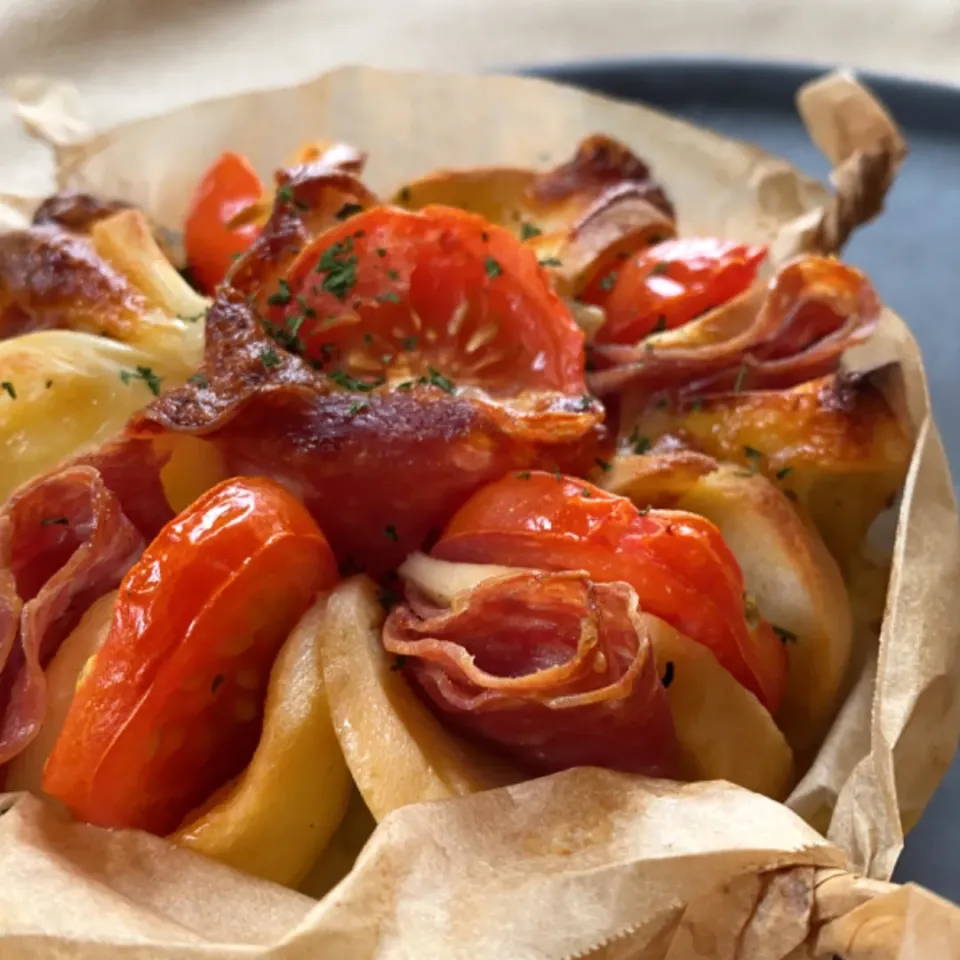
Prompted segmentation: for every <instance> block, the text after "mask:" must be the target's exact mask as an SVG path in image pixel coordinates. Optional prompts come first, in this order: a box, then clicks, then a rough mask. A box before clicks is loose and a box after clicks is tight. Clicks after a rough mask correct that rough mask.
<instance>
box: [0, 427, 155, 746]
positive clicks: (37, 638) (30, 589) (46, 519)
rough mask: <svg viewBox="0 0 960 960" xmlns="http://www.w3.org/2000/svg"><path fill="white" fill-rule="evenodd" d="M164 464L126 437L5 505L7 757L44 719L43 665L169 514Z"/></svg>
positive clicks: (0, 550) (2, 648)
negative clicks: (163, 482) (162, 482)
mask: <svg viewBox="0 0 960 960" xmlns="http://www.w3.org/2000/svg"><path fill="white" fill-rule="evenodd" d="M159 468H160V463H159V462H158V459H157V457H156V456H155V454H154V452H153V449H152V447H151V445H150V444H149V443H147V442H145V441H142V440H133V441H125V442H120V443H117V444H114V445H110V446H107V447H105V448H104V449H103V450H102V451H101V452H100V453H99V454H93V455H91V456H88V457H85V458H83V459H82V460H78V461H75V462H74V463H72V464H68V465H67V466H64V467H62V468H60V469H58V470H56V471H54V472H52V473H49V474H47V475H45V476H43V477H40V478H39V479H37V480H35V481H33V482H31V483H29V484H27V485H26V486H25V487H23V488H21V489H20V490H19V491H18V492H17V493H15V494H14V495H13V496H12V497H11V498H10V500H9V501H8V502H7V503H6V505H5V506H4V507H3V509H2V511H0V763H6V762H7V761H8V760H10V759H11V757H13V756H15V755H16V754H17V753H19V752H20V751H21V750H22V749H23V748H24V747H26V745H27V744H28V743H29V742H30V741H31V740H32V739H33V737H34V736H36V734H37V732H38V731H39V729H40V724H41V723H42V721H43V716H44V711H45V705H46V700H45V697H46V689H45V683H44V678H43V668H44V666H45V665H46V664H47V663H48V662H49V661H50V659H51V658H52V657H53V655H54V654H55V653H56V651H57V649H58V647H59V646H60V644H61V643H62V642H63V640H64V639H65V638H66V637H67V636H68V634H69V633H70V631H71V630H72V629H73V628H74V627H75V626H76V624H77V623H78V622H79V620H80V617H81V616H82V615H83V613H84V612H85V611H86V609H87V608H88V607H89V606H90V604H91V603H93V601H94V600H96V599H97V598H98V597H100V596H102V595H103V594H104V593H106V592H108V591H109V590H112V589H113V588H114V587H116V586H117V584H118V583H119V582H120V579H121V578H122V576H123V575H124V574H125V573H126V571H127V569H128V568H129V567H130V566H131V564H133V562H134V561H135V560H136V559H137V558H138V557H139V556H140V553H141V551H142V550H143V548H144V546H145V545H146V543H147V542H148V541H149V540H150V539H152V537H153V536H154V535H155V534H156V533H157V531H158V530H159V529H160V527H161V526H162V525H163V524H164V523H166V521H167V520H168V519H170V517H171V516H172V513H171V511H170V508H169V506H167V503H166V498H165V497H164V494H163V488H162V486H161V485H160V479H159Z"/></svg>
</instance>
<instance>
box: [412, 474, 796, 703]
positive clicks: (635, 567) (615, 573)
mask: <svg viewBox="0 0 960 960" xmlns="http://www.w3.org/2000/svg"><path fill="white" fill-rule="evenodd" d="M431 552H432V554H433V555H434V556H436V557H438V558H440V559H441V560H455V561H461V562H465V563H496V564H503V565H505V566H514V567H527V568H538V569H546V570H583V571H586V572H587V573H588V574H589V575H590V577H592V578H593V579H594V580H595V581H597V582H600V583H607V582H614V581H618V580H619V581H623V582H625V583H629V584H630V586H632V587H633V589H634V590H636V591H637V595H638V597H639V600H640V606H641V609H643V610H644V611H646V612H647V613H652V614H653V615H654V616H656V617H659V618H660V619H661V620H665V621H666V622H667V623H669V624H670V625H671V626H673V627H675V628H676V629H677V630H679V631H680V632H681V633H683V634H685V635H686V636H688V637H689V638H690V639H691V640H695V641H697V642H699V643H702V644H703V645H704V646H706V647H709V648H710V650H712V651H713V653H714V655H715V656H716V658H717V659H718V660H719V661H720V663H721V664H722V665H723V666H724V667H726V668H727V670H729V671H730V673H731V674H733V676H734V677H736V678H737V680H739V681H740V682H741V683H742V684H743V685H744V686H745V687H746V688H747V689H748V690H750V691H752V692H753V693H754V694H756V696H757V697H758V698H759V700H760V701H761V703H763V705H764V706H765V707H766V708H767V709H768V710H769V711H770V712H771V713H774V712H775V711H776V709H777V706H778V704H779V702H780V698H781V697H782V695H783V688H784V683H785V679H786V677H785V672H786V658H785V655H784V651H783V645H782V644H781V643H780V641H779V639H778V638H777V636H776V634H775V633H774V632H773V629H772V628H771V627H770V625H769V624H767V623H765V622H764V621H763V620H762V619H761V618H760V616H759V614H758V613H757V611H756V608H755V606H754V605H753V604H752V603H750V602H749V600H747V599H745V593H744V582H743V573H742V572H741V570H740V567H739V565H738V564H737V561H736V558H735V557H734V556H733V554H732V552H731V551H730V549H729V547H727V545H726V543H725V542H724V540H723V537H722V536H721V535H720V531H719V530H717V528H716V527H715V526H714V525H713V524H712V523H710V521H709V520H706V519H704V518H703V517H700V516H697V515H696V514H692V513H686V512H683V511H679V510H647V511H646V512H641V511H640V510H638V509H637V508H636V507H635V506H634V505H633V504H632V503H631V502H630V501H629V500H627V499H625V498H622V497H617V496H614V495H613V494H610V493H607V492H606V491H604V490H601V489H599V488H598V487H594V486H592V485H591V484H589V483H585V482H584V481H582V480H576V479H571V478H569V477H563V476H560V477H558V476H555V475H552V474H548V473H543V472H539V471H538V472H532V473H522V474H513V475H510V476H508V477H505V478H504V479H503V480H500V481H499V482H497V483H494V484H491V485H490V486H488V487H485V488H484V489H483V490H481V491H480V492H479V493H477V494H476V495H474V496H473V497H472V498H471V499H470V500H469V501H468V502H467V504H466V505H465V506H464V507H463V508H462V509H461V510H460V511H459V512H458V513H457V514H456V515H455V516H454V518H453V519H452V520H451V521H450V523H449V524H448V526H447V528H446V529H445V530H444V532H443V534H442V536H441V537H440V539H439V541H438V542H437V544H436V545H435V547H434V548H433V550H432V551H431Z"/></svg>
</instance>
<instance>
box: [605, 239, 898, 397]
mask: <svg viewBox="0 0 960 960" xmlns="http://www.w3.org/2000/svg"><path fill="white" fill-rule="evenodd" d="M880 309H881V304H880V299H879V297H878V296H877V293H876V291H875V290H874V288H873V285H872V284H871V283H870V281H869V279H868V278H867V277H866V276H865V275H864V274H862V273H861V272H860V271H859V270H856V269H854V268H853V267H850V266H847V265H846V264H843V263H840V262H839V261H837V260H834V259H831V258H827V257H813V256H807V257H801V258H799V259H797V260H794V261H792V262H791V263H789V264H787V265H786V266H785V267H783V269H782V270H780V272H779V273H778V274H777V275H776V277H774V279H773V280H772V281H771V283H770V285H769V287H768V288H767V289H766V290H763V288H761V287H759V286H758V287H754V288H753V289H752V290H750V291H748V292H746V293H745V294H743V295H741V296H740V297H737V298H736V299H734V300H732V301H731V302H730V303H727V304H725V305H724V306H722V307H719V308H717V309H716V310H712V311H710V312H709V313H707V314H705V315H704V316H702V317H701V318H699V319H698V320H695V321H693V322H692V323H689V324H686V325H685V326H683V327H680V328H678V329H677V330H672V331H669V332H666V333H663V334H659V335H654V336H650V337H647V338H646V339H645V340H643V341H642V342H641V343H639V344H635V345H633V346H623V345H604V346H596V347H594V350H593V358H594V365H595V367H596V371H595V372H593V373H592V374H590V376H589V377H588V383H589V385H590V388H591V390H593V391H594V392H595V393H597V394H600V395H603V394H607V393H611V392H615V391H619V390H622V389H623V388H624V387H627V386H631V387H633V388H636V389H640V390H642V391H644V392H647V393H656V392H658V391H670V392H678V393H681V394H688V395H689V394H699V393H704V392H718V391H722V390H729V389H737V390H739V389H761V388H770V389H777V388H784V387H790V386H793V385H795V384H798V383H803V382H804V381H806V380H812V379H814V378H815V377H820V376H824V375H825V374H827V373H831V372H833V371H834V370H835V369H836V368H837V365H838V363H839V361H840V356H841V354H842V353H843V352H844V351H845V350H846V349H848V348H849V347H852V346H853V345H855V344H857V343H860V342H862V341H863V340H865V339H867V337H869V336H870V334H871V333H873V331H874V330H875V329H876V325H877V323H878V321H879V318H880Z"/></svg>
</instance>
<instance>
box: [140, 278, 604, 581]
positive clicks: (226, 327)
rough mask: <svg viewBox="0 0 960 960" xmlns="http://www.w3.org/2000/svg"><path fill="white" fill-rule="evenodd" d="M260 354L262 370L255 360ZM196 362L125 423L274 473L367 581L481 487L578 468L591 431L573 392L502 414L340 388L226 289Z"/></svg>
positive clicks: (589, 414) (232, 467) (426, 396)
mask: <svg viewBox="0 0 960 960" xmlns="http://www.w3.org/2000/svg"><path fill="white" fill-rule="evenodd" d="M266 350H271V351H273V352H274V353H275V354H276V356H277V359H278V362H277V364H276V365H275V366H270V367H265V366H264V364H263V360H262V357H263V354H264V351H266ZM204 369H205V373H204V375H203V376H204V379H202V380H200V381H199V382H197V381H196V380H195V381H194V382H193V383H188V384H187V385H186V386H184V387H183V388H181V389H179V390H171V391H168V392H167V393H165V394H164V395H163V396H162V397H160V398H159V399H158V400H156V401H154V403H152V404H151V405H150V406H149V407H148V408H147V409H146V410H145V411H144V412H143V413H142V414H138V415H137V416H136V417H135V418H134V419H133V420H132V421H131V425H130V430H131V431H132V432H133V433H134V434H139V435H151V434H156V433H158V432H164V431H173V432H178V433H189V434H195V435H199V436H203V437H205V438H206V439H208V440H210V441H211V442H212V443H214V444H215V445H216V447H217V448H218V450H219V451H220V453H221V454H222V455H223V457H224V460H225V461H226V463H227V467H228V470H229V472H232V473H236V474H248V475H263V476H270V477H273V478H274V479H276V480H279V481H280V482H281V483H283V484H284V485H285V486H287V487H288V488H289V489H291V490H292V491H294V492H295V493H296V494H297V495H298V496H300V497H301V499H302V500H303V501H304V503H305V504H306V505H307V507H308V509H309V510H310V511H311V513H312V514H313V515H314V518H315V519H316V520H317V522H318V524H319V525H320V527H321V529H322V530H324V532H325V533H326V535H327V538H328V540H329V541H330V543H331V545H332V546H333V548H334V552H335V553H336V554H337V558H338V560H339V561H340V563H341V564H342V565H344V566H345V567H346V568H348V569H349V568H356V567H360V568H362V569H365V570H367V571H369V572H370V573H372V574H373V575H375V576H376V575H380V574H382V573H385V572H386V571H388V570H390V569H392V568H394V567H396V566H397V565H398V564H399V563H400V562H401V561H402V560H403V558H404V557H405V556H407V554H409V553H410V552H411V551H413V550H415V549H417V548H418V547H419V546H420V545H421V544H422V543H423V542H424V541H425V540H426V539H427V538H428V537H429V536H430V534H431V532H432V531H435V530H436V531H439V529H440V527H441V526H442V525H443V523H444V522H446V520H447V519H448V518H449V517H450V516H451V515H452V514H453V512H454V511H455V510H456V509H457V508H459V507H460V506H461V505H462V504H463V503H464V502H465V501H466V499H467V498H468V497H469V496H470V495H471V494H472V493H473V492H474V491H475V490H477V489H478V488H479V487H481V486H483V485H484V484H485V483H488V482H490V481H492V480H494V479H496V478H498V477H500V476H503V474H505V473H507V472H509V470H511V469H524V468H525V467H529V466H532V465H535V464H547V465H548V466H544V469H557V470H570V471H575V470H578V469H581V468H583V467H585V466H586V465H587V464H590V463H592V462H593V460H594V458H595V456H596V455H597V452H598V449H599V448H598V444H599V443H600V442H601V439H602V438H603V434H602V432H601V431H600V429H599V427H597V421H598V419H599V416H598V411H597V408H596V406H588V407H585V405H584V403H583V400H582V397H580V396H567V395H565V394H544V395H543V396H542V397H541V398H539V400H540V403H539V405H534V404H532V403H531V404H530V406H529V409H523V408H521V407H519V406H518V407H517V408H516V409H511V408H510V406H509V405H507V404H498V403H494V402H493V401H487V400H484V399H483V398H482V397H480V396H473V395H469V396H468V395H451V394H448V393H445V392H443V391H442V390H438V389H435V388H432V387H429V386H422V385H417V386H414V387H413V388H412V389H410V390H405V391H391V390H389V388H387V387H380V388H377V389H376V390H372V391H370V392H367V393H364V394H360V395H358V394H355V393H350V392H347V391H344V390H342V389H340V388H339V387H338V386H337V385H336V384H335V383H333V382H331V381H330V379H329V378H327V377H325V376H324V375H323V374H322V373H321V372H319V371H317V370H314V369H312V368H311V367H310V366H309V364H307V363H306V362H305V361H304V360H302V359H301V358H300V357H299V356H296V355H294V354H292V353H287V352H285V351H282V350H280V349H279V348H277V345H276V344H275V343H274V342H273V341H272V340H271V339H269V337H267V336H266V334H265V333H264V332H263V330H262V329H261V327H260V325H259V324H258V323H257V320H256V317H255V316H254V314H253V311H252V310H251V308H250V305H249V304H248V303H247V301H246V299H245V298H244V297H241V296H239V295H238V294H236V293H235V292H231V291H226V292H224V293H222V294H221V296H220V298H219V299H218V301H217V302H216V303H215V305H214V307H213V308H212V309H211V311H210V314H209V315H208V317H207V351H206V358H205V368H204ZM527 399H528V401H530V400H531V398H527ZM361 407H362V408H361Z"/></svg>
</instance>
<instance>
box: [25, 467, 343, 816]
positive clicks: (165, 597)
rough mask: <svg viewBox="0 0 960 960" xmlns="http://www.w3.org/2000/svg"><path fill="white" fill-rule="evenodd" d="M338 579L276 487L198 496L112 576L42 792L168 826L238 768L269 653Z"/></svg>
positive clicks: (256, 484) (257, 715)
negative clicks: (104, 632) (97, 637)
mask: <svg viewBox="0 0 960 960" xmlns="http://www.w3.org/2000/svg"><path fill="white" fill-rule="evenodd" d="M336 578H337V571H336V565H335V562H334V559H333V555H332V553H331V551H330V548H329V547H328V545H327V542H326V540H325V539H324V537H323V534H322V533H321V532H320V530H319V528H318V527H317V525H316V524H315V523H314V521H313V519H312V518H311V517H310V515H309V514H308V513H307V511H306V509H305V508H304V507H303V506H302V505H301V504H300V503H299V502H298V501H297V500H295V499H294V498H293V497H292V496H291V495H290V494H289V493H288V492H287V491H286V490H284V489H283V488H282V487H281V486H279V485H278V484H276V483H274V482H273V481H271V480H266V479H234V480H228V481H225V482H224V483H222V484H220V485H219V486H217V487H214V488H213V489H212V490H210V491H208V492H207V493H206V494H204V495H203V496H202V497H201V498H200V499H199V500H197V501H196V503H195V504H193V506H191V507H190V508H189V509H187V510H186V511H184V512H183V513H182V514H180V516H179V517H177V518H175V519H174V520H172V521H171V522H170V523H169V524H167V526H166V527H164V528H163V530H161V531H160V533H159V535H158V536H157V538H156V539H155V540H154V541H153V543H152V544H150V546H149V547H148V548H147V550H146V551H145V552H144V554H143V556H142V558H141V559H140V561H139V562H138V563H136V564H135V565H134V566H133V567H132V568H131V570H130V571H129V572H128V574H127V575H126V577H124V579H123V581H122V583H121V585H120V589H119V593H118V596H117V603H116V606H115V608H114V615H113V623H112V626H111V628H110V632H109V634H108V636H107V638H106V640H105V641H104V643H103V646H102V647H101V649H100V651H99V652H98V653H97V655H96V656H95V657H94V658H93V660H92V661H91V663H90V664H88V666H87V668H86V669H85V671H84V673H83V675H82V679H81V681H80V683H79V684H78V688H77V694H76V698H75V699H74V702H73V704H72V705H71V707H70V710H69V713H68V715H67V719H66V721H65V723H64V726H63V729H62V731H61V733H60V736H59V738H58V739H57V741H56V744H55V745H54V748H53V751H52V752H51V754H50V758H49V760H48V761H47V766H46V770H45V773H44V778H43V788H44V790H45V791H46V792H47V793H49V794H50V795H51V796H54V797H56V798H58V799H59V800H61V801H62V802H63V803H64V804H65V805H66V806H67V808H68V809H69V810H70V811H71V812H72V813H73V814H74V815H75V816H76V817H77V818H79V819H82V820H85V821H87V822H89V823H94V824H97V825H99V826H106V827H138V828H140V829H143V830H149V831H152V832H154V833H160V834H164V833H169V832H170V831H171V830H173V829H175V828H176V827H177V826H178V825H179V823H180V822H181V820H182V819H183V818H184V817H185V816H186V815H187V814H188V813H189V812H190V811H191V810H193V809H194V808H195V807H197V806H198V805H199V804H200V803H202V802H203V801H204V800H205V799H206V798H207V797H208V796H209V795H210V794H211V793H212V792H213V791H214V790H216V789H217V788H219V787H220V786H222V785H223V784H224V783H226V782H227V781H228V780H229V779H230V778H231V777H234V776H236V775H237V774H238V773H240V771H241V770H243V768H244V767H245V766H246V764H247V763H248V762H249V760H250V757H251V756H252V754H253V752H254V749H255V748H256V744H257V740H258V738H259V735H260V724H261V714H262V708H263V699H264V695H265V691H266V686H267V682H268V680H269V674H270V669H271V666H272V664H273V660H274V657H275V656H276V654H277V651H278V650H279V649H280V647H281V645H282V644H283V642H284V640H285V639H286V637H287V634H288V633H289V632H290V630H291V629H292V628H293V626H294V624H295V623H296V622H297V620H298V619H299V618H300V616H301V615H302V614H303V613H304V611H305V610H306V609H307V607H308V606H309V605H310V603H311V602H312V600H313V598H314V596H315V594H316V593H317V592H318V591H319V590H321V589H324V588H326V587H330V586H332V585H333V584H334V583H335V581H336Z"/></svg>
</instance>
